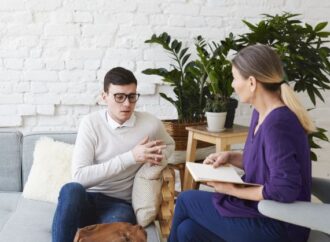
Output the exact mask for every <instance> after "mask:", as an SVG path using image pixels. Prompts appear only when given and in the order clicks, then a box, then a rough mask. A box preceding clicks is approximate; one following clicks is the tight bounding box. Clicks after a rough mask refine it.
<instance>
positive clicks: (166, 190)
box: [157, 167, 175, 238]
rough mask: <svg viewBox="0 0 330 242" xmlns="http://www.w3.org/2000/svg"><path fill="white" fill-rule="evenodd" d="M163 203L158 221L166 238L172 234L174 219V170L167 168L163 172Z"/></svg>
mask: <svg viewBox="0 0 330 242" xmlns="http://www.w3.org/2000/svg"><path fill="white" fill-rule="evenodd" d="M162 179H163V184H162V191H161V194H162V202H161V205H160V209H159V213H158V216H157V220H158V221H159V225H160V231H161V234H162V236H163V237H164V238H167V237H168V235H169V234H170V230H171V224H172V217H173V213H174V183H175V174H174V170H173V169H171V168H169V167H166V168H165V169H164V170H163V172H162Z"/></svg>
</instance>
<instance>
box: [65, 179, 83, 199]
mask: <svg viewBox="0 0 330 242" xmlns="http://www.w3.org/2000/svg"><path fill="white" fill-rule="evenodd" d="M85 194H86V190H85V188H84V187H83V186H82V185H81V184H80V183H77V182H70V183H66V184H65V185H64V186H63V187H62V188H61V191H60V197H59V199H60V200H67V199H70V200H73V201H74V200H81V199H82V198H84V197H85Z"/></svg>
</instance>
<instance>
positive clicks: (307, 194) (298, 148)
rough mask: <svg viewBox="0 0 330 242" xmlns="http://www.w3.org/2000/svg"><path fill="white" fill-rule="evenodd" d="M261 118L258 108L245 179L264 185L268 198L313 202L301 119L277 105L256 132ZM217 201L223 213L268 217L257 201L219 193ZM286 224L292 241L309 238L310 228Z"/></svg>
mask: <svg viewBox="0 0 330 242" xmlns="http://www.w3.org/2000/svg"><path fill="white" fill-rule="evenodd" d="M258 118H259V113H258V112H257V111H256V110H254V111H253V114H252V119H251V124H250V129H249V134H248V137H247V140H246V143H245V146H244V152H243V165H244V171H245V175H244V176H243V177H242V178H243V180H244V181H245V182H251V183H258V184H262V185H263V186H264V188H263V191H262V194H263V197H264V199H267V200H274V201H278V202H283V203H290V202H294V201H310V199H311V160H310V148H309V144H308V139H307V135H306V133H305V131H304V129H303V127H302V126H301V124H300V122H299V120H298V118H297V117H296V115H295V114H294V113H293V112H292V111H291V110H290V109H289V108H288V107H279V108H276V109H274V110H273V111H272V112H270V113H269V114H268V115H267V116H266V118H265V120H264V122H263V123H262V124H261V125H260V126H259V129H258V131H257V133H256V134H254V130H255V127H256V125H257V123H258ZM213 203H214V205H215V207H216V209H217V210H218V212H219V213H220V214H221V215H222V216H226V217H241V218H242V217H249V218H251V217H264V216H263V215H262V214H260V213H259V211H258V202H255V201H249V200H244V199H239V198H236V197H233V196H228V195H224V194H221V193H216V194H215V195H214V198H213ZM285 225H286V226H287V230H288V233H289V235H290V237H291V238H292V241H300V242H301V241H307V238H308V233H309V230H308V229H306V228H303V227H299V226H295V225H291V224H287V223H285Z"/></svg>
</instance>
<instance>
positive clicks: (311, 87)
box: [233, 13, 330, 160]
mask: <svg viewBox="0 0 330 242" xmlns="http://www.w3.org/2000/svg"><path fill="white" fill-rule="evenodd" d="M263 16H264V19H263V20H261V21H260V22H259V23H257V24H252V23H250V22H248V21H245V20H243V22H244V23H245V24H246V25H247V27H248V28H249V29H250V32H248V33H245V34H242V35H240V36H239V38H238V39H237V40H236V45H235V46H233V47H234V48H235V49H236V50H240V49H241V48H244V47H245V46H247V45H251V44H256V43H262V44H267V45H269V46H272V47H273V48H274V49H275V50H276V51H277V53H278V54H279V55H280V57H281V60H282V62H283V65H284V68H285V74H286V76H285V80H286V81H288V82H290V83H291V84H292V85H293V88H294V90H295V91H297V92H307V94H308V96H309V98H310V100H311V102H312V103H313V104H314V105H315V104H316V99H317V98H318V99H320V100H321V101H323V102H324V99H323V96H322V93H321V91H325V90H329V89H330V80H329V75H330V63H329V57H330V49H329V48H328V47H327V46H326V45H325V43H327V42H329V38H328V37H329V36H330V32H326V31H324V28H325V27H326V26H327V22H321V23H318V24H316V26H315V27H313V26H312V25H310V24H307V23H305V24H303V23H302V22H301V21H300V20H299V19H297V18H296V17H297V16H299V14H291V13H283V14H282V15H274V16H272V15H268V14H264V15H263ZM325 132H326V130H324V129H322V128H318V132H316V133H314V134H311V135H310V136H309V140H310V145H311V148H320V146H319V145H318V144H317V143H316V142H314V140H313V138H318V139H321V140H324V141H328V138H327V137H326V135H325ZM312 159H313V160H317V156H316V154H315V153H314V152H312Z"/></svg>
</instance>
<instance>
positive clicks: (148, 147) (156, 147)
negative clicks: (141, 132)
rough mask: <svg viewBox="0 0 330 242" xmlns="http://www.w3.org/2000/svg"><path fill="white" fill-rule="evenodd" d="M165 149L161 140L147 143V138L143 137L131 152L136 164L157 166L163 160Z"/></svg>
mask: <svg viewBox="0 0 330 242" xmlns="http://www.w3.org/2000/svg"><path fill="white" fill-rule="evenodd" d="M165 148H166V145H164V143H163V141H162V140H152V141H149V137H148V136H147V137H145V138H144V139H143V140H141V142H140V143H139V144H138V145H137V146H135V147H134V148H133V150H132V153H133V156H134V158H135V160H136V162H140V163H145V162H149V163H151V164H155V165H159V163H160V162H161V161H162V160H163V159H164V155H163V149H165Z"/></svg>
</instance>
